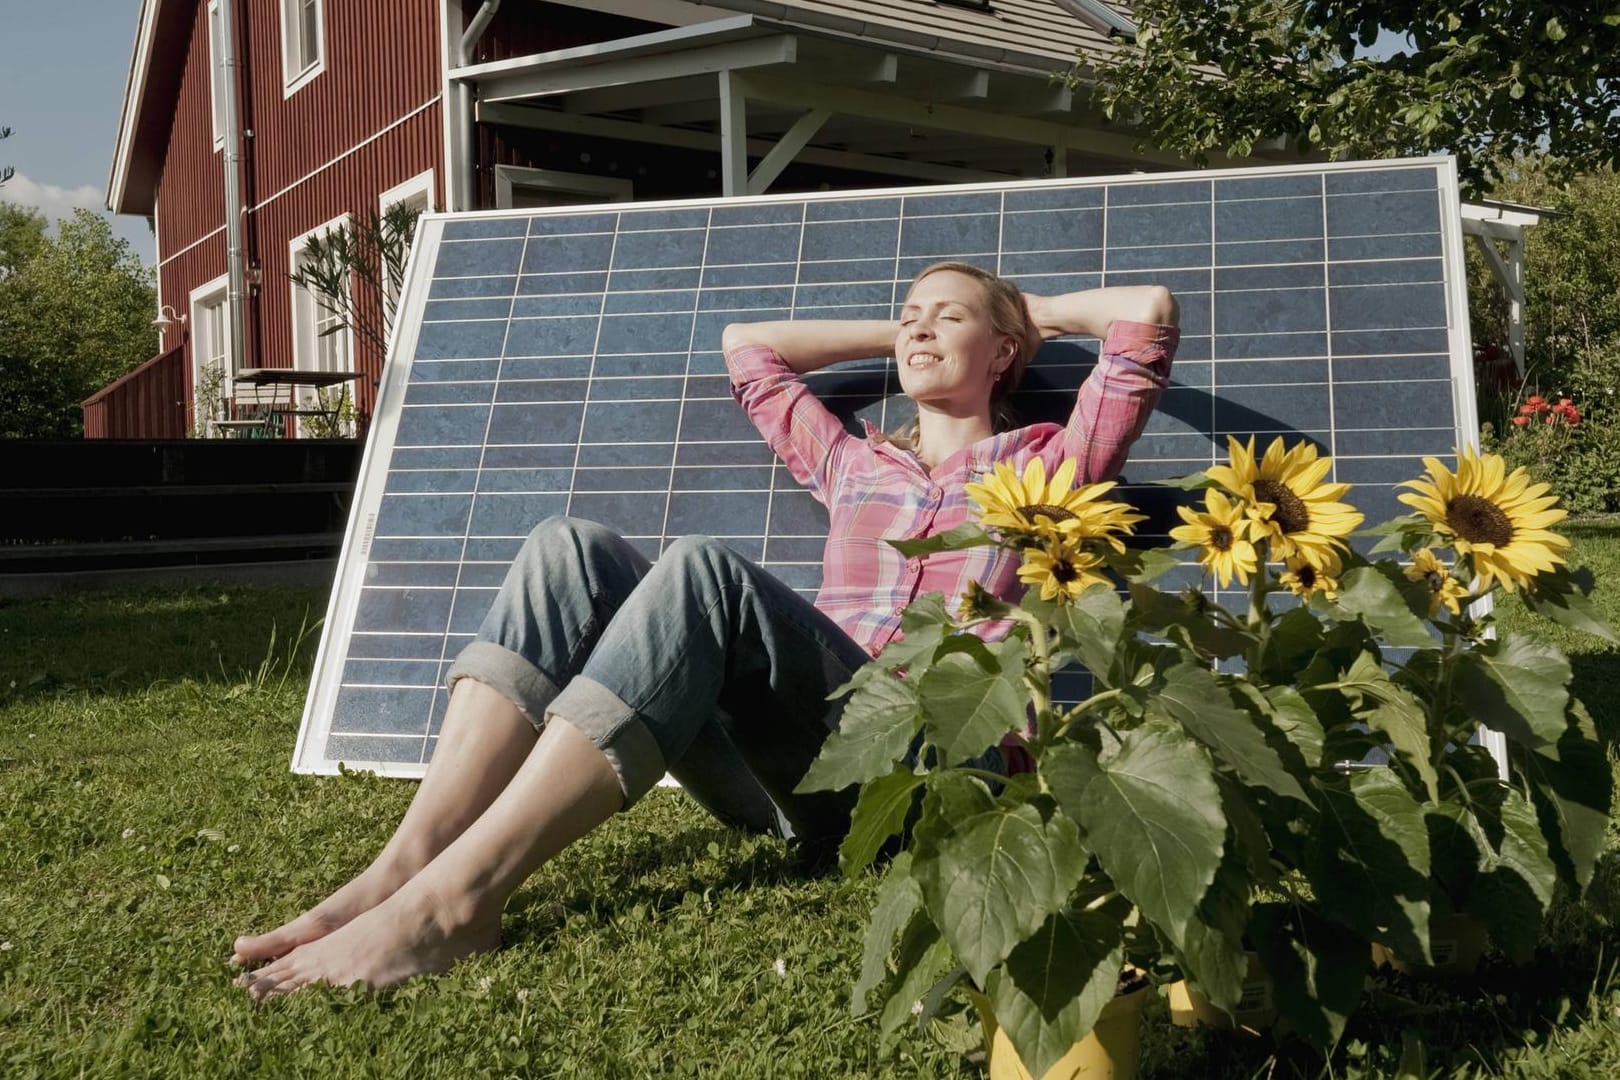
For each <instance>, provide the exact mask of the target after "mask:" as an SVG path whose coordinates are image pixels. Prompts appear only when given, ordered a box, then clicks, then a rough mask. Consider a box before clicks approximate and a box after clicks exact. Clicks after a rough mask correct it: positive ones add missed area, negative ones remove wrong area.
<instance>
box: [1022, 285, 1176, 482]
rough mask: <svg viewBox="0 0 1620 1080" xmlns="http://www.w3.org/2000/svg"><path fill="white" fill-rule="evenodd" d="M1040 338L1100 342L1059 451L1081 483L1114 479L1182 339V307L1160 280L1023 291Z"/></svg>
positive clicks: (1163, 383)
mask: <svg viewBox="0 0 1620 1080" xmlns="http://www.w3.org/2000/svg"><path fill="white" fill-rule="evenodd" d="M1026 303H1027V305H1028V309H1029V321H1030V324H1031V327H1032V334H1031V336H1032V337H1033V335H1034V333H1037V332H1038V333H1039V334H1040V336H1041V338H1042V340H1044V339H1046V338H1049V337H1061V336H1065V335H1070V334H1081V335H1085V336H1088V337H1095V338H1097V339H1099V340H1100V341H1101V342H1102V345H1101V348H1099V349H1098V352H1097V366H1096V368H1094V369H1093V370H1092V372H1091V374H1090V375H1089V376H1087V377H1086V381H1085V382H1084V383H1083V384H1081V386H1080V393H1079V394H1078V395H1077V397H1076V399H1075V403H1074V411H1073V412H1072V413H1070V414H1069V422H1068V423H1067V424H1066V425H1065V426H1064V431H1063V439H1062V443H1061V447H1062V455H1063V456H1064V457H1072V458H1076V459H1078V461H1079V463H1080V468H1079V476H1078V478H1079V480H1080V482H1082V483H1095V482H1097V481H1100V480H1112V479H1113V478H1114V477H1115V476H1117V475H1118V474H1119V471H1120V469H1121V468H1123V467H1124V465H1125V458H1126V455H1127V454H1128V453H1129V452H1130V448H1131V444H1133V443H1134V442H1136V440H1137V438H1138V437H1140V436H1141V434H1142V429H1143V428H1145V427H1146V426H1147V421H1148V416H1149V415H1151V414H1152V412H1153V409H1154V407H1155V406H1156V405H1158V403H1159V398H1160V396H1161V395H1163V393H1164V388H1165V386H1166V385H1167V384H1168V383H1169V381H1170V363H1171V360H1172V359H1173V358H1174V356H1175V351H1176V343H1177V342H1178V341H1179V340H1180V336H1181V331H1180V329H1179V322H1180V317H1181V310H1180V306H1179V305H1178V304H1177V303H1176V298H1175V296H1174V295H1173V294H1172V293H1171V292H1170V290H1169V289H1167V288H1165V287H1164V286H1162V285H1127V286H1119V287H1114V288H1106V289H1088V290H1085V291H1083V292H1074V293H1064V294H1062V295H1060V296H1028V297H1026Z"/></svg>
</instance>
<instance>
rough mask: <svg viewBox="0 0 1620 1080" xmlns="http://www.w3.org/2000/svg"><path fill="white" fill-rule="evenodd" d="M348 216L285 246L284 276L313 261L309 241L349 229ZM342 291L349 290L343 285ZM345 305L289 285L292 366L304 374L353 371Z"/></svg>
mask: <svg viewBox="0 0 1620 1080" xmlns="http://www.w3.org/2000/svg"><path fill="white" fill-rule="evenodd" d="M350 227H351V226H350V223H349V218H348V215H346V214H345V215H344V216H343V217H340V218H335V219H333V220H332V221H329V222H327V223H326V224H325V225H322V226H321V227H320V228H317V229H312V230H310V231H309V232H307V233H305V234H304V235H303V236H300V237H299V238H298V239H296V240H294V241H293V242H292V243H291V244H290V245H289V246H288V253H287V254H288V259H287V272H288V274H289V275H293V274H297V273H298V271H300V270H302V269H304V268H305V267H306V266H309V265H310V264H311V262H312V261H313V260H312V259H311V254H310V250H309V248H310V241H311V240H318V239H322V238H324V237H325V236H326V234H327V233H329V232H331V231H332V230H333V229H340V228H341V229H348V228H350ZM345 288H352V284H350V283H346V284H345ZM346 302H347V297H345V298H344V300H343V301H337V300H334V299H332V298H331V297H326V296H321V295H320V294H318V293H315V292H312V291H310V290H309V289H306V288H304V286H302V285H300V284H298V283H297V282H296V281H294V282H293V283H292V343H293V366H294V367H296V368H302V369H304V370H305V371H352V370H353V367H352V359H351V358H352V356H353V351H352V349H353V347H352V344H351V339H352V333H351V332H350V330H349V329H348V327H347V325H345V321H344V317H343V311H342V310H341V306H342V305H343V304H345V303H346Z"/></svg>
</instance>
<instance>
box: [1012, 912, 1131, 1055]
mask: <svg viewBox="0 0 1620 1080" xmlns="http://www.w3.org/2000/svg"><path fill="white" fill-rule="evenodd" d="M1110 909H1112V910H1110ZM1129 910H1130V907H1129V905H1128V904H1126V903H1125V902H1124V901H1122V900H1119V899H1117V898H1116V899H1115V901H1114V902H1112V903H1111V904H1109V905H1105V906H1104V908H1103V909H1102V910H1100V911H1092V912H1086V911H1075V910H1069V909H1065V910H1063V911H1059V912H1055V913H1053V915H1052V916H1051V917H1050V918H1048V919H1047V920H1046V922H1045V923H1044V924H1043V925H1042V926H1041V928H1040V929H1039V930H1037V931H1036V932H1035V933H1034V935H1033V936H1031V937H1030V938H1028V939H1027V940H1026V941H1024V942H1023V943H1022V944H1020V945H1019V946H1018V948H1016V949H1014V950H1013V951H1012V954H1011V955H1010V956H1008V957H1007V962H1006V964H1005V965H1004V966H1003V967H1002V968H999V969H997V970H995V971H993V972H991V974H990V979H989V983H988V985H987V986H986V987H985V989H986V990H987V991H988V994H987V996H988V997H989V998H990V1001H991V1004H992V1006H993V1008H994V1011H995V1015H996V1023H997V1024H999V1025H1000V1026H1001V1027H1002V1028H1003V1029H1004V1030H1005V1031H1006V1032H1007V1038H1008V1039H1010V1040H1012V1045H1013V1049H1014V1050H1016V1051H1017V1052H1018V1056H1019V1058H1020V1059H1021V1060H1022V1061H1023V1062H1024V1064H1025V1066H1026V1067H1028V1068H1029V1069H1030V1070H1032V1071H1031V1075H1033V1076H1044V1075H1046V1072H1047V1071H1048V1070H1049V1069H1051V1067H1052V1066H1053V1065H1054V1064H1056V1062H1057V1060H1058V1059H1059V1058H1060V1057H1062V1056H1063V1055H1064V1054H1066V1053H1068V1052H1069V1050H1070V1048H1071V1047H1073V1046H1074V1044H1075V1043H1077V1042H1079V1041H1080V1040H1081V1039H1083V1038H1085V1037H1086V1034H1087V1032H1089V1031H1090V1030H1091V1029H1092V1027H1094V1026H1095V1025H1096V1023H1097V1018H1098V1016H1100V1015H1101V1014H1102V1011H1103V1007H1104V1006H1106V1005H1107V1004H1108V1003H1109V1002H1110V1001H1112V1000H1113V998H1114V994H1115V992H1116V991H1117V990H1118V988H1119V971H1120V966H1121V964H1122V963H1123V962H1124V958H1125V951H1124V946H1123V945H1122V944H1121V941H1120V929H1121V924H1122V922H1123V920H1124V916H1125V914H1126V913H1128V912H1129Z"/></svg>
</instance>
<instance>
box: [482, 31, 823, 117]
mask: <svg viewBox="0 0 1620 1080" xmlns="http://www.w3.org/2000/svg"><path fill="white" fill-rule="evenodd" d="M797 54H798V39H797V38H795V37H794V36H793V35H792V34H776V35H773V36H771V37H763V38H756V39H753V40H750V41H734V42H726V43H723V44H720V45H707V46H703V47H701V48H696V49H691V50H688V51H686V52H680V53H664V54H657V55H652V56H629V57H622V58H617V59H608V60H602V61H600V62H598V63H594V64H583V65H568V66H564V67H560V68H553V67H549V66H547V65H544V64H538V65H534V66H532V67H530V68H526V69H521V70H517V71H513V72H511V73H509V74H504V75H484V76H479V77H477V78H476V79H475V81H476V82H477V84H478V96H479V99H480V100H482V101H488V102H492V103H496V104H499V103H500V102H503V101H521V100H524V99H529V98H540V97H552V96H555V95H558V94H578V93H582V92H584V91H588V90H601V89H603V88H605V87H610V86H626V85H629V84H632V83H650V82H657V81H660V80H663V79H679V78H684V77H686V76H689V75H714V74H717V73H720V72H725V71H731V70H736V69H740V68H755V67H768V66H770V65H772V64H791V63H793V61H794V58H795V57H796V56H797Z"/></svg>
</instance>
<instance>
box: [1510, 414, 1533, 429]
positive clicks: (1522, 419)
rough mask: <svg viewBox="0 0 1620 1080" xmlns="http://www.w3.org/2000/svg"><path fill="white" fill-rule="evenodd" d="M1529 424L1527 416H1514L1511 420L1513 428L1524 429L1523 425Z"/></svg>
mask: <svg viewBox="0 0 1620 1080" xmlns="http://www.w3.org/2000/svg"><path fill="white" fill-rule="evenodd" d="M1529 422H1530V418H1529V417H1528V416H1515V417H1514V418H1513V426H1514V427H1524V425H1526V424H1528V423H1529Z"/></svg>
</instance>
